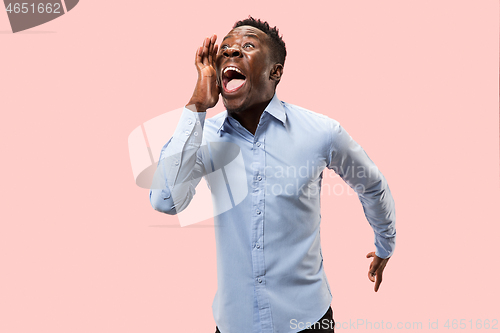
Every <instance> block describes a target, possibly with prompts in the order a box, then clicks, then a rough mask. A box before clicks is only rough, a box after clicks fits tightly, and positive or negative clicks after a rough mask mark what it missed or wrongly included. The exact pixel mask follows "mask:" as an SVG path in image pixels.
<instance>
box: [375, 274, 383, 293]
mask: <svg viewBox="0 0 500 333" xmlns="http://www.w3.org/2000/svg"><path fill="white" fill-rule="evenodd" d="M382 272H383V270H380V271H378V272H377V273H376V274H377V281H375V289H374V290H375V292H377V291H378V288H379V287H380V284H381V283H382Z"/></svg>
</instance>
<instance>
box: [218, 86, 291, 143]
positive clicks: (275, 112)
mask: <svg viewBox="0 0 500 333" xmlns="http://www.w3.org/2000/svg"><path fill="white" fill-rule="evenodd" d="M264 112H267V113H269V114H270V115H272V116H273V117H274V118H276V119H278V120H279V121H281V122H282V123H283V125H286V111H285V108H284V106H283V102H282V101H280V100H279V99H278V95H277V94H276V93H274V96H273V98H272V99H271V102H269V104H268V105H267V106H266V108H265V109H264ZM227 118H228V114H227V110H226V111H224V114H223V116H221V117H220V118H219V119H217V122H216V126H217V127H218V129H217V133H218V134H219V135H221V133H220V131H224V125H225V124H226V122H227V121H228V120H227Z"/></svg>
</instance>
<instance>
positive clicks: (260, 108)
mask: <svg viewBox="0 0 500 333" xmlns="http://www.w3.org/2000/svg"><path fill="white" fill-rule="evenodd" d="M271 100H272V98H271V99H270V100H268V101H266V102H262V103H259V104H256V105H252V107H250V108H248V109H246V110H243V111H230V110H227V112H228V114H229V115H230V116H231V117H233V118H234V119H236V120H237V121H238V122H239V123H240V124H241V126H243V127H245V128H246V129H247V130H248V131H249V132H250V133H252V134H253V135H255V131H256V130H257V126H258V125H259V121H260V117H261V115H262V113H263V112H264V110H265V109H266V107H267V106H268V105H269V103H270V102H271Z"/></svg>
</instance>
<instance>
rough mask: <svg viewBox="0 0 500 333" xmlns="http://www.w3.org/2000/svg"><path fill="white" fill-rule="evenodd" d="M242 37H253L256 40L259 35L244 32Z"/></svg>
mask: <svg viewBox="0 0 500 333" xmlns="http://www.w3.org/2000/svg"><path fill="white" fill-rule="evenodd" d="M243 37H252V38H255V39H257V40H258V39H259V36H257V35H254V34H246V35H244V36H243Z"/></svg>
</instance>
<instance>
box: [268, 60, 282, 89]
mask: <svg viewBox="0 0 500 333" xmlns="http://www.w3.org/2000/svg"><path fill="white" fill-rule="evenodd" d="M282 75H283V65H282V64H279V63H276V64H274V65H273V68H272V69H271V74H270V75H269V78H270V79H271V80H274V81H276V84H278V83H279V82H280V80H281V76H282Z"/></svg>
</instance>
